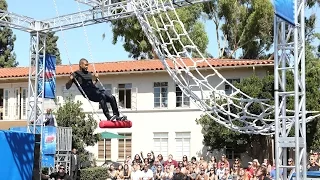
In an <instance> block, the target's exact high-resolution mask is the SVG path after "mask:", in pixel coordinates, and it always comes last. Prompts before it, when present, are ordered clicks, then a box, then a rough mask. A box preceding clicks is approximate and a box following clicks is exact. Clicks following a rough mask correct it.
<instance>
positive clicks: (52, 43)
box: [46, 32, 61, 65]
mask: <svg viewBox="0 0 320 180" xmlns="http://www.w3.org/2000/svg"><path fill="white" fill-rule="evenodd" d="M58 40H59V37H58V36H55V35H54V33H53V32H48V33H47V37H46V53H48V54H51V55H55V56H56V64H57V65H61V57H60V51H59V48H58V45H57V42H58Z"/></svg>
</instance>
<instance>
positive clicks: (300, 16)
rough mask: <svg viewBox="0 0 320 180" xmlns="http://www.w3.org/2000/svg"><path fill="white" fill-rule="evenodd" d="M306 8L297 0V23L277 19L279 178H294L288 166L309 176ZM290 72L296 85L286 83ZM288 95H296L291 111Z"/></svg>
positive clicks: (276, 82) (276, 90) (276, 104)
mask: <svg viewBox="0 0 320 180" xmlns="http://www.w3.org/2000/svg"><path fill="white" fill-rule="evenodd" d="M304 8H305V2H304V0H295V8H294V10H295V25H292V24H289V23H287V22H286V21H284V20H282V19H281V18H279V17H277V16H275V19H274V37H275V38H274V44H275V56H274V57H275V59H274V79H275V81H274V82H275V83H274V84H275V126H276V129H275V148H276V150H275V151H276V152H275V155H276V157H275V160H276V179H284V180H286V179H291V176H292V174H287V169H288V168H293V172H294V173H296V177H295V179H306V178H307V174H306V172H307V160H306V158H307V151H306V146H307V143H306V85H305V22H304V21H305V20H304V18H305V15H304ZM288 76H293V79H294V89H288V87H287V82H286V80H287V77H288ZM289 98H294V110H295V113H292V114H290V113H288V112H287V111H286V109H287V108H286V106H287V102H288V100H289ZM288 123H289V124H290V127H289V128H288V127H287V126H286V124H288ZM289 149H293V150H294V152H295V158H294V159H295V166H288V165H287V161H288V158H289V157H288V154H287V152H288V150H289ZM280 170H283V171H280ZM281 172H283V174H281Z"/></svg>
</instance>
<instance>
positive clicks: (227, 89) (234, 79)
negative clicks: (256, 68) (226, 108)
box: [224, 78, 241, 95]
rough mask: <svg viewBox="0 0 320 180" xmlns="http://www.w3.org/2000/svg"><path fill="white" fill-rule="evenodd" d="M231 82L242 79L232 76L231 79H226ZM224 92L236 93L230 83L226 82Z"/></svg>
mask: <svg viewBox="0 0 320 180" xmlns="http://www.w3.org/2000/svg"><path fill="white" fill-rule="evenodd" d="M226 80H227V81H228V82H229V83H231V84H234V83H240V82H241V79H240V78H230V79H226ZM224 92H225V94H227V95H230V94H232V93H234V92H233V91H232V88H231V86H230V85H229V84H228V83H224Z"/></svg>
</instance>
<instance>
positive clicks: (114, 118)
mask: <svg viewBox="0 0 320 180" xmlns="http://www.w3.org/2000/svg"><path fill="white" fill-rule="evenodd" d="M118 117H119V116H117V115H113V116H112V117H111V118H110V120H111V121H117V119H118Z"/></svg>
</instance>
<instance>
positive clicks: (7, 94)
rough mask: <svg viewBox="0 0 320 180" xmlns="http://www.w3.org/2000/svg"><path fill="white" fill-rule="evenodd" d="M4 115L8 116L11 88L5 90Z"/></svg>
mask: <svg viewBox="0 0 320 180" xmlns="http://www.w3.org/2000/svg"><path fill="white" fill-rule="evenodd" d="M3 104H4V116H8V108H9V90H8V89H5V90H4V101H3Z"/></svg>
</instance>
